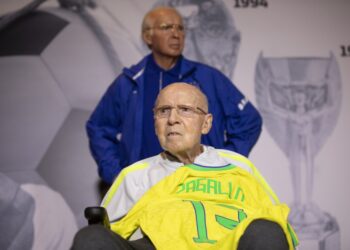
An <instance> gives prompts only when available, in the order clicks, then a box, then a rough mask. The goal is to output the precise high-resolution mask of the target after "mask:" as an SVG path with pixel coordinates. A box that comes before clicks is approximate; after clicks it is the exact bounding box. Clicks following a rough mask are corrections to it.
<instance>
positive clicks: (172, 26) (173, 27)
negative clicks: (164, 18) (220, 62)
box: [148, 23, 185, 33]
mask: <svg viewBox="0 0 350 250" xmlns="http://www.w3.org/2000/svg"><path fill="white" fill-rule="evenodd" d="M148 29H150V30H151V29H158V30H161V31H164V32H171V31H173V30H176V31H178V32H181V33H183V32H185V27H184V26H183V25H182V24H175V23H173V24H168V23H162V24H160V25H159V26H156V27H150V28H148Z"/></svg>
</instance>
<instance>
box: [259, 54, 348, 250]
mask: <svg viewBox="0 0 350 250" xmlns="http://www.w3.org/2000/svg"><path fill="white" fill-rule="evenodd" d="M255 92H256V98H257V104H258V107H259V110H260V112H261V114H262V116H263V119H264V124H265V126H266V128H267V131H268V132H269V134H270V135H271V137H272V138H273V139H274V140H275V142H276V143H277V145H278V146H279V148H281V150H282V151H283V152H284V154H285V155H286V156H287V158H288V160H289V170H290V174H291V179H292V186H293V190H294V196H293V202H292V205H291V213H290V216H289V220H290V222H291V224H292V226H293V227H294V229H295V231H296V232H297V235H298V237H299V239H300V243H301V244H300V247H301V249H308V250H309V249H322V250H331V249H332V250H334V249H340V234H339V227H338V224H337V222H336V220H335V218H334V217H332V216H331V215H330V214H329V213H327V212H325V211H322V209H320V208H319V206H318V205H317V204H316V203H315V202H314V201H313V199H312V193H313V182H314V171H315V165H314V159H315V156H316V155H317V153H318V152H319V151H320V149H321V148H322V146H323V145H324V144H325V142H326V140H327V137H328V136H329V135H330V134H331V132H332V131H333V129H334V127H335V125H336V122H337V118H338V115H339V111H340V105H341V79H340V73H339V69H338V65H337V62H336V60H335V58H334V56H333V55H332V54H331V55H330V56H329V57H322V58H316V57H309V58H268V57H263V55H262V54H261V55H260V56H259V58H258V60H257V64H256V72H255ZM303 243H304V246H303ZM306 246H307V247H306Z"/></svg>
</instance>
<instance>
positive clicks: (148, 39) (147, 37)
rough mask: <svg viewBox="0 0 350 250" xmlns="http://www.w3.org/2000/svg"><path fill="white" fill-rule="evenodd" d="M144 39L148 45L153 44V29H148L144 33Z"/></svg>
mask: <svg viewBox="0 0 350 250" xmlns="http://www.w3.org/2000/svg"><path fill="white" fill-rule="evenodd" d="M142 39H143V41H144V42H145V43H146V44H147V46H148V47H149V46H151V45H152V31H151V30H146V31H144V32H143V33H142Z"/></svg>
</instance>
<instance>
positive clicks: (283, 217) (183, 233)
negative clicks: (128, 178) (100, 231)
mask: <svg viewBox="0 0 350 250" xmlns="http://www.w3.org/2000/svg"><path fill="white" fill-rule="evenodd" d="M265 190H266V189H265V188H264V186H263V185H262V184H261V183H260V182H259V181H258V180H257V179H256V178H255V177H254V176H253V175H251V174H250V173H248V172H247V171H245V170H243V169H241V168H239V167H235V166H233V165H227V166H223V167H205V166H199V165H195V164H191V165H186V166H183V167H180V168H179V169H177V170H176V171H175V172H174V173H173V174H171V175H170V176H168V177H166V178H164V179H163V180H162V181H160V182H159V183H157V184H156V185H155V186H153V187H152V188H151V189H150V190H148V191H147V192H146V193H145V194H144V196H143V197H142V198H141V199H140V200H139V201H138V202H137V203H136V204H135V206H134V207H133V208H132V209H131V210H130V211H129V213H128V214H127V215H126V216H125V217H124V218H123V219H121V220H120V221H117V222H113V223H112V225H111V227H112V230H113V231H115V232H116V233H118V234H120V235H121V236H123V237H124V238H128V237H129V236H130V235H131V234H132V233H133V232H134V231H135V230H136V229H137V228H138V227H140V228H141V230H142V231H143V232H144V233H145V234H146V235H148V237H149V238H150V239H151V241H152V242H153V244H154V245H155V247H156V248H157V249H167V250H168V249H170V250H171V249H176V250H178V249H236V248H237V244H238V241H239V238H240V237H241V236H242V234H243V233H244V231H245V229H246V228H247V226H248V225H249V223H250V222H252V221H253V220H254V219H258V218H261V219H267V220H271V221H275V222H277V223H278V224H279V225H280V226H281V227H282V228H283V230H284V232H285V234H286V236H287V239H288V242H289V245H290V249H293V248H294V245H295V244H296V243H297V239H296V236H295V234H294V232H293V230H292V229H291V228H290V227H289V225H288V223H287V217H288V213H289V208H288V207H287V206H286V205H285V204H274V202H273V201H272V200H271V199H270V196H269V194H268V193H266V191H265Z"/></svg>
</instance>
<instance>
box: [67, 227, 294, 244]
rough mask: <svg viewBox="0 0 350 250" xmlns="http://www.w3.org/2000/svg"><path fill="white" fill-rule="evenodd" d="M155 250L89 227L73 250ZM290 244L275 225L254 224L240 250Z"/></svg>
mask: <svg viewBox="0 0 350 250" xmlns="http://www.w3.org/2000/svg"><path fill="white" fill-rule="evenodd" d="M97 249H101V250H102V249H103V250H155V249H156V248H155V247H154V245H153V244H152V242H151V241H150V240H149V239H148V238H147V237H144V238H142V239H139V240H135V241H127V240H125V239H123V238H122V237H121V236H119V235H118V234H116V233H114V232H112V231H111V230H108V229H106V228H105V227H103V226H101V225H92V226H87V227H85V228H83V229H81V230H80V231H79V232H78V233H77V234H76V236H75V238H74V242H73V246H72V248H71V250H97ZM288 249H289V247H288V242H287V239H286V236H285V234H284V232H283V230H282V228H281V227H280V226H279V225H278V224H277V223H275V222H271V221H267V220H255V221H253V222H252V223H251V224H250V225H249V226H248V227H247V229H246V231H245V232H244V234H243V235H242V237H241V239H240V241H239V244H238V250H288Z"/></svg>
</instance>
